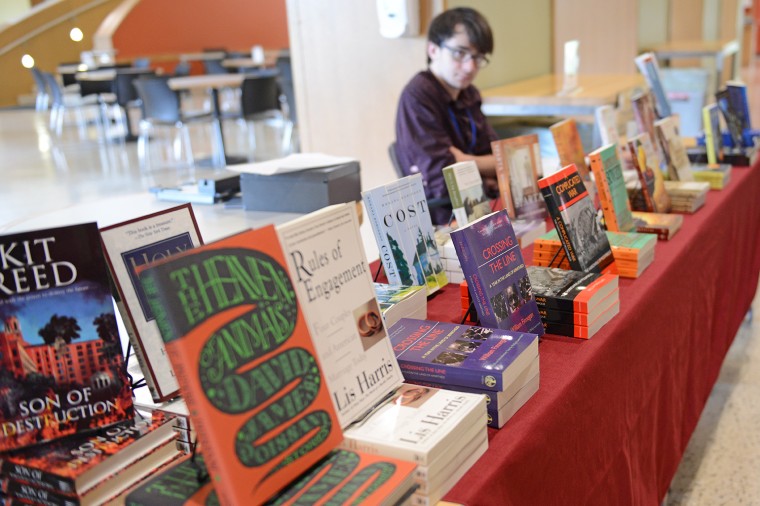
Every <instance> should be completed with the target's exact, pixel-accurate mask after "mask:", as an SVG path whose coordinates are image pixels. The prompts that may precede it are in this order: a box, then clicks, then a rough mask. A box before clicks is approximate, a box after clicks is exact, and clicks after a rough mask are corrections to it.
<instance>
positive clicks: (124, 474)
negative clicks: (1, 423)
mask: <svg viewBox="0 0 760 506" xmlns="http://www.w3.org/2000/svg"><path fill="white" fill-rule="evenodd" d="M173 421H174V419H173V417H167V416H164V415H163V414H156V415H154V416H153V417H151V418H145V419H140V418H138V419H135V420H127V421H124V422H120V423H118V424H116V425H112V426H110V427H106V428H102V429H98V430H96V431H94V432H92V431H90V432H86V433H80V434H75V435H73V436H68V437H65V438H61V439H57V440H55V441H52V442H49V443H45V444H42V445H36V446H31V447H28V448H22V449H20V450H15V451H13V452H10V453H7V454H5V455H3V457H2V460H3V463H2V476H3V490H4V491H5V493H6V494H7V496H8V497H9V498H11V499H13V500H14V503H15V502H16V501H18V502H19V503H26V504H46V505H47V504H60V505H69V504H79V505H98V504H104V503H106V502H108V501H112V500H116V499H117V498H120V497H122V496H123V494H124V493H125V492H126V491H127V490H128V489H129V488H130V487H133V486H135V485H136V484H138V483H140V482H141V481H143V480H145V479H146V478H147V477H148V476H150V475H151V474H152V473H153V472H155V470H156V469H159V468H161V467H163V466H165V465H167V464H169V463H171V462H172V461H174V460H175V459H177V458H179V456H180V455H181V453H180V452H179V451H178V450H177V448H176V447H175V445H174V443H173V441H174V439H176V433H175V432H174V429H173Z"/></svg>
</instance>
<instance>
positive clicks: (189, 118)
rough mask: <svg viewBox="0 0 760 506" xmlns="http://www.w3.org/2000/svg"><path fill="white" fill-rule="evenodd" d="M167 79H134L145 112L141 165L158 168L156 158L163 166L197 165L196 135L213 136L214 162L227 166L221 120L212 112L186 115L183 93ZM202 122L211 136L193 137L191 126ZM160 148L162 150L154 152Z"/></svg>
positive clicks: (140, 142) (139, 149) (146, 168)
mask: <svg viewBox="0 0 760 506" xmlns="http://www.w3.org/2000/svg"><path fill="white" fill-rule="evenodd" d="M167 81H168V78H167V77H163V76H159V77H140V78H139V79H136V80H134V82H133V84H134V86H135V88H136V90H137V95H138V96H139V97H140V100H141V102H142V111H143V119H142V120H141V121H140V129H139V131H140V132H139V136H138V139H137V155H138V159H139V162H140V168H141V169H142V170H143V171H152V170H154V169H155V168H157V167H156V165H155V164H154V158H156V157H158V158H160V160H161V162H162V163H161V164H162V165H170V166H175V167H180V166H188V167H194V166H195V163H196V158H195V154H194V152H193V151H194V150H193V140H192V139H193V138H195V139H196V140H198V141H200V140H203V139H210V144H211V146H210V148H211V162H212V165H213V166H215V167H224V165H225V163H224V152H223V150H222V142H221V129H220V127H219V123H218V122H217V121H216V120H215V119H214V118H213V116H212V115H211V113H202V114H197V115H189V114H184V113H183V111H182V108H181V102H180V98H179V95H178V94H177V92H175V91H174V90H172V89H171V88H169V85H168V83H167ZM201 123H206V126H207V127H209V128H210V129H211V132H210V135H209V134H205V135H196V136H191V132H190V125H191V124H198V125H200V124H201ZM156 150H160V151H158V152H157V153H154V151H156Z"/></svg>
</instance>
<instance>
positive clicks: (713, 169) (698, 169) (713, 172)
mask: <svg viewBox="0 0 760 506" xmlns="http://www.w3.org/2000/svg"><path fill="white" fill-rule="evenodd" d="M691 173H692V175H693V176H694V181H701V182H705V183H709V184H710V189H711V190H722V189H723V188H725V187H726V185H727V184H728V182H729V181H730V180H731V165H729V164H727V163H721V164H716V165H693V166H692V168H691Z"/></svg>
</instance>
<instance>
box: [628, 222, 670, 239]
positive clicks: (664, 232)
mask: <svg viewBox="0 0 760 506" xmlns="http://www.w3.org/2000/svg"><path fill="white" fill-rule="evenodd" d="M636 232H639V233H640V234H657V239H660V240H662V241H667V240H668V239H670V230H669V229H667V228H660V227H650V226H648V225H638V226H637V227H636Z"/></svg>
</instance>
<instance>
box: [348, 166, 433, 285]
mask: <svg viewBox="0 0 760 506" xmlns="http://www.w3.org/2000/svg"><path fill="white" fill-rule="evenodd" d="M362 198H363V200H364V205H365V206H366V207H367V214H368V217H369V221H370V224H371V225H372V232H373V233H374V234H375V240H376V241H377V246H378V251H379V253H380V260H381V262H382V265H383V269H384V270H385V275H386V276H387V277H388V281H389V282H390V283H391V284H395V285H421V286H425V287H426V288H427V292H428V295H430V294H432V293H434V292H436V291H438V290H439V289H440V288H442V287H444V286H446V284H447V283H448V279H447V278H446V272H445V270H444V266H443V261H442V260H441V256H440V253H439V251H438V245H437V244H436V242H435V239H434V235H433V222H432V221H431V219H430V213H429V212H428V207H427V199H426V198H425V191H424V189H423V187H422V176H420V175H419V174H414V175H412V176H407V177H403V178H401V179H398V180H397V181H393V182H391V183H388V184H386V185H383V186H378V187H377V188H373V189H372V190H368V191H365V192H362Z"/></svg>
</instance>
